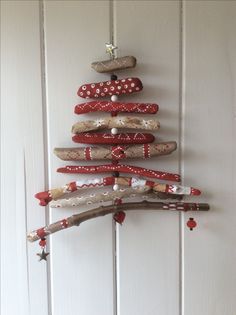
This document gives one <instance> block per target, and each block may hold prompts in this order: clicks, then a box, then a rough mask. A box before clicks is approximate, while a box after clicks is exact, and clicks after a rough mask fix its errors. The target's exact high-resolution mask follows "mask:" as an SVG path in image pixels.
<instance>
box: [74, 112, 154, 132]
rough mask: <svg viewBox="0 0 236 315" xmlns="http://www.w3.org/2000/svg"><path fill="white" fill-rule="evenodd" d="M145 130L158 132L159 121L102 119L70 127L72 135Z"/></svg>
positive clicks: (126, 117) (81, 122) (136, 118)
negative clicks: (97, 131) (102, 131)
mask: <svg viewBox="0 0 236 315" xmlns="http://www.w3.org/2000/svg"><path fill="white" fill-rule="evenodd" d="M111 128H119V129H124V128H125V129H145V130H158V129H159V128H160V123H159V121H157V120H155V119H147V120H145V119H142V118H138V117H131V116H124V117H119V118H118V117H103V118H100V119H97V120H84V121H80V122H77V123H76V124H74V125H73V126H72V133H80V132H86V131H92V130H102V129H111Z"/></svg>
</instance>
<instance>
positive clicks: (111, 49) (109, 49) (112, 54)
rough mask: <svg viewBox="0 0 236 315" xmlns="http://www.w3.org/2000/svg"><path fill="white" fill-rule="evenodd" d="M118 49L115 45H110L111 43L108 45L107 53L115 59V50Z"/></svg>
mask: <svg viewBox="0 0 236 315" xmlns="http://www.w3.org/2000/svg"><path fill="white" fill-rule="evenodd" d="M117 48H118V47H116V46H114V45H113V44H110V43H106V52H107V53H108V54H110V56H111V57H114V56H115V54H114V51H113V50H115V49H117Z"/></svg>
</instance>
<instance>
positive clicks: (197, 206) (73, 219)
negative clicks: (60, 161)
mask: <svg viewBox="0 0 236 315" xmlns="http://www.w3.org/2000/svg"><path fill="white" fill-rule="evenodd" d="M209 209H210V207H209V205H208V204H206V203H182V202H148V201H143V202H132V203H123V204H120V205H109V206H105V207H104V206H102V207H99V208H96V209H92V210H89V211H85V212H82V213H79V214H74V215H72V216H70V217H68V218H66V219H63V220H61V221H58V222H55V223H52V224H50V225H48V226H45V227H43V228H40V229H38V230H35V231H32V232H30V233H29V234H28V236H27V239H28V241H30V242H34V241H37V240H39V239H41V238H43V237H45V236H47V235H49V234H53V233H56V232H58V231H61V230H63V229H66V228H69V227H72V226H74V225H77V226H78V225H80V224H81V223H82V222H84V221H87V220H90V219H94V218H97V217H100V216H104V215H107V214H110V213H115V212H118V211H129V210H144V211H146V210H174V211H208V210H209Z"/></svg>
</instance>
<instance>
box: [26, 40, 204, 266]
mask: <svg viewBox="0 0 236 315" xmlns="http://www.w3.org/2000/svg"><path fill="white" fill-rule="evenodd" d="M114 49H116V47H114V46H113V45H111V44H107V52H109V53H110V57H111V59H110V60H106V61H99V62H93V63H92V68H93V69H94V70H96V71H97V72H100V73H108V74H110V75H111V77H110V80H108V81H105V82H98V83H89V84H84V85H82V86H81V87H80V88H79V89H78V92H77V94H78V96H80V97H81V98H84V99H98V100H93V101H88V102H85V103H82V104H79V105H76V106H75V110H74V112H75V114H78V115H82V114H88V113H91V112H102V113H101V118H99V119H96V120H83V121H80V122H78V123H76V124H75V125H73V126H72V133H73V137H72V140H73V141H74V142H76V143H83V144H89V146H86V147H77V148H55V149H54V153H55V154H56V156H57V157H58V158H60V159H62V160H64V161H89V162H88V163H91V161H95V160H105V161H106V160H109V161H110V164H103V165H90V164H88V165H86V166H82V165H77V166H70V165H69V166H65V167H61V168H59V169H58V170H57V171H58V172H61V173H73V174H96V176H97V174H104V173H110V174H109V175H108V176H106V177H102V176H100V177H97V178H95V179H83V178H82V179H81V178H80V176H79V175H77V177H78V178H77V179H76V180H75V181H73V182H70V183H67V184H65V185H63V186H61V187H58V188H54V189H50V190H48V191H44V192H40V193H37V194H36V195H35V197H36V198H38V199H39V201H40V205H42V206H46V205H47V204H49V206H50V207H52V208H57V207H79V206H81V205H84V204H97V203H98V204H102V203H103V202H107V201H111V202H112V205H109V206H107V205H106V206H104V205H102V206H100V207H98V208H95V209H92V210H89V211H86V212H82V213H80V214H75V215H73V216H71V217H68V218H66V219H62V220H60V221H58V222H55V223H52V224H50V225H48V226H46V227H42V228H39V229H37V230H35V231H32V232H30V233H29V234H28V240H29V241H36V240H40V246H41V247H42V253H41V254H38V255H39V256H40V260H42V259H44V260H46V257H47V255H48V253H46V252H45V251H44V247H45V246H46V236H47V235H50V234H52V233H55V232H57V231H60V230H62V229H65V228H69V227H71V226H74V225H77V226H78V225H79V224H80V223H82V222H84V221H86V220H89V219H92V218H96V217H99V216H103V215H106V214H111V213H113V214H114V220H116V221H117V222H118V223H122V222H123V220H124V218H125V212H124V211H128V210H144V211H146V210H149V209H152V210H177V211H199V210H203V211H205V210H209V205H208V204H201V203H184V202H180V201H179V199H182V197H183V196H184V195H192V196H198V195H200V193H201V192H200V190H198V189H196V188H192V187H184V186H181V185H179V184H175V183H174V182H176V183H178V182H180V181H181V178H180V175H179V174H172V173H168V172H165V171H160V170H150V169H146V168H142V167H137V166H132V165H127V164H123V162H122V164H120V161H121V160H122V161H123V160H126V159H136V158H142V159H148V158H153V157H155V156H160V155H167V154H171V153H172V152H173V151H174V150H176V148H177V144H176V142H175V141H168V142H162V143H154V141H155V137H154V135H152V134H151V133H149V132H150V131H156V130H158V129H159V128H160V123H159V121H158V120H156V119H145V118H144V115H145V114H153V115H154V114H156V113H157V112H158V110H159V106H158V105H157V104H155V103H128V102H123V101H118V97H119V96H122V95H128V94H132V93H138V92H140V91H141V90H142V89H143V84H142V82H141V80H140V79H139V78H133V77H130V78H123V79H118V78H117V76H116V75H115V74H114V71H118V70H123V69H127V68H134V67H135V66H136V58H135V57H133V56H126V57H121V58H115V57H114ZM107 97H110V100H104V98H107ZM100 99H103V100H100ZM104 112H105V114H104ZM107 113H110V114H111V116H110V117H109V116H108V115H107ZM119 113H125V115H126V116H119ZM131 114H132V115H131ZM133 114H135V116H133ZM127 130H128V131H127ZM111 173H112V174H111ZM120 173H122V174H124V175H122V176H121V175H120ZM127 174H129V175H127ZM130 175H132V176H130ZM145 177H146V178H147V179H145ZM156 180H158V181H156ZM162 180H165V181H170V182H171V183H168V184H166V183H162V182H161V181H162ZM105 186H108V187H109V186H111V187H112V189H110V188H109V189H108V190H107V191H105V192H99V191H98V192H97V193H96V194H94V193H93V194H88V195H84V194H83V195H81V194H79V195H76V196H75V194H74V192H75V191H80V190H82V189H83V190H84V189H89V188H101V187H105ZM130 197H138V198H139V199H140V202H125V203H124V202H123V200H124V199H126V198H130ZM146 198H152V199H155V198H159V199H177V200H178V201H177V202H173V201H171V202H160V201H158V202H156V201H152V202H150V201H146V200H145V201H142V200H143V199H146ZM188 226H189V227H190V229H191V228H193V227H194V226H195V222H194V220H192V219H191V220H190V221H189V222H188Z"/></svg>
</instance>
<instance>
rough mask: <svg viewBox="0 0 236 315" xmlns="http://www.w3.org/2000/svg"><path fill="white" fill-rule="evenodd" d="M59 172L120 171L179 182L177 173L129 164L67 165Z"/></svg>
mask: <svg viewBox="0 0 236 315" xmlns="http://www.w3.org/2000/svg"><path fill="white" fill-rule="evenodd" d="M57 172H59V173H70V174H95V173H108V172H121V173H127V174H136V175H140V176H145V177H149V178H158V179H161V180H169V181H173V182H180V175H179V174H172V173H167V172H161V171H155V170H149V169H146V168H142V167H138V166H131V165H122V164H118V165H114V164H107V165H93V166H74V165H71V166H70V165H67V166H65V167H60V168H58V169H57Z"/></svg>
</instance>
